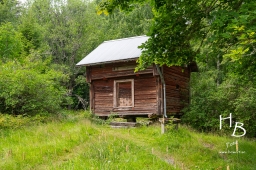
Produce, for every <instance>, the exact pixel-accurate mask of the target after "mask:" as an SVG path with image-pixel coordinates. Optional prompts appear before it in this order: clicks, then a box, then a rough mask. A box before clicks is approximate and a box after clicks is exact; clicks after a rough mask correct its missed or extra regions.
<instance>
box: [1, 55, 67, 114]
mask: <svg viewBox="0 0 256 170" xmlns="http://www.w3.org/2000/svg"><path fill="white" fill-rule="evenodd" d="M37 57H38V56H36V55H35V56H32V57H28V58H26V59H24V61H23V62H22V63H18V62H15V61H9V62H6V63H3V64H2V65H1V67H0V89H1V93H0V111H1V112H2V113H12V114H25V113H26V114H28V115H31V114H37V113H41V112H50V113H53V112H56V111H57V110H58V109H60V106H61V104H62V101H63V99H64V98H65V94H66V90H65V89H64V88H63V87H62V86H61V84H60V83H61V82H65V81H67V80H68V79H67V76H66V75H64V74H63V73H62V72H60V71H56V70H54V69H52V68H51V66H50V63H49V62H50V60H45V61H43V60H42V59H40V58H37Z"/></svg>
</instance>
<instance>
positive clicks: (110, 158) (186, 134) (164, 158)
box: [0, 112, 256, 170]
mask: <svg viewBox="0 0 256 170" xmlns="http://www.w3.org/2000/svg"><path fill="white" fill-rule="evenodd" d="M86 117H88V114H86V116H85V114H84V113H83V112H73V113H70V112H68V113H64V114H60V115H58V116H55V117H48V118H47V119H45V120H44V121H46V122H47V123H42V121H41V120H40V122H41V123H32V124H31V123H30V125H29V126H25V125H22V126H20V127H19V128H17V127H16V128H10V127H8V128H7V127H5V128H2V129H0V137H1V140H0V160H1V161H0V169H1V170H12V169H15V170H16V169H22V170H24V169H25V170H26V169H52V170H55V169H61V170H62V169H77V170H80V169H106V170H109V169H113V170H115V169H127V170H130V169H202V170H206V169H219V170H220V169H223V170H224V169H227V168H226V167H227V166H228V165H229V167H230V169H242V170H253V169H255V167H256V162H255V158H256V152H255V150H256V145H255V141H253V140H247V139H244V138H239V139H238V143H239V150H240V151H244V153H241V154H239V155H238V154H233V153H227V154H223V153H220V152H221V151H226V150H227V149H229V150H230V151H235V150H236V146H235V145H232V146H231V143H232V142H234V141H235V140H236V139H234V138H230V137H220V136H217V135H214V134H212V135H210V134H203V133H198V132H195V131H193V130H191V129H189V128H187V127H180V128H179V129H178V130H170V131H169V132H168V133H166V134H164V135H162V134H161V133H160V126H158V125H154V126H149V127H146V126H142V127H139V128H130V129H112V128H110V127H109V126H107V125H105V124H103V125H102V123H101V124H100V125H99V124H95V123H92V122H91V121H90V120H89V119H88V118H86ZM227 143H229V144H230V145H229V147H228V148H227Z"/></svg>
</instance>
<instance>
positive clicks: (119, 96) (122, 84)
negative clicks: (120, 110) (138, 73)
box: [114, 79, 134, 107]
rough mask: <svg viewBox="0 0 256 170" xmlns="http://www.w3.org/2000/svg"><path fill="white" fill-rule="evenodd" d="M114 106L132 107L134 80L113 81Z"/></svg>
mask: <svg viewBox="0 0 256 170" xmlns="http://www.w3.org/2000/svg"><path fill="white" fill-rule="evenodd" d="M114 107H134V80H133V79H127V80H115V81H114Z"/></svg>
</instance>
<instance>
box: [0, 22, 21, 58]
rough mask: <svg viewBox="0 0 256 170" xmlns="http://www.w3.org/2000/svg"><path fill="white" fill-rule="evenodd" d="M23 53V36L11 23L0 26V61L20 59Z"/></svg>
mask: <svg viewBox="0 0 256 170" xmlns="http://www.w3.org/2000/svg"><path fill="white" fill-rule="evenodd" d="M22 52H23V43H22V35H21V33H19V32H17V31H16V30H15V29H14V27H13V25H12V24H11V23H9V22H8V23H5V24H2V25H0V60H2V61H6V60H8V59H15V58H19V57H20V56H21V54H22Z"/></svg>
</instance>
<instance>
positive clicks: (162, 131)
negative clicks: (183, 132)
mask: <svg viewBox="0 0 256 170" xmlns="http://www.w3.org/2000/svg"><path fill="white" fill-rule="evenodd" d="M164 128H165V127H164V122H161V134H164V132H165V130H164Z"/></svg>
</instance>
